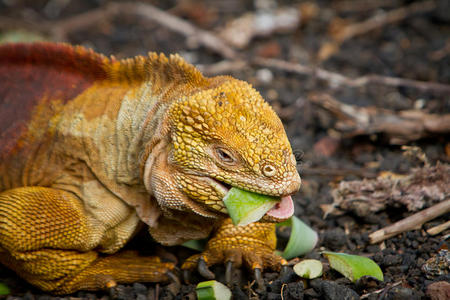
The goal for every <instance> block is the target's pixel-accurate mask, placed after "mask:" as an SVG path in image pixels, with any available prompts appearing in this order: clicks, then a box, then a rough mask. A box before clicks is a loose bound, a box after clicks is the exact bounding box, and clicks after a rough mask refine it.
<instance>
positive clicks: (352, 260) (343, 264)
mask: <svg viewBox="0 0 450 300" xmlns="http://www.w3.org/2000/svg"><path fill="white" fill-rule="evenodd" d="M322 254H323V255H324V256H325V257H326V258H327V259H328V261H329V262H330V267H331V268H333V269H335V270H336V271H338V272H339V273H341V274H342V275H344V276H345V277H347V278H348V279H350V280H351V281H353V282H355V281H356V280H358V279H359V278H361V277H362V276H366V275H367V276H372V277H375V278H376V279H378V280H380V281H383V280H384V278H383V272H382V271H381V269H380V267H379V266H378V265H377V264H376V263H375V262H374V261H373V260H371V259H370V258H367V257H364V256H358V255H351V254H346V253H336V252H328V251H325V252H322Z"/></svg>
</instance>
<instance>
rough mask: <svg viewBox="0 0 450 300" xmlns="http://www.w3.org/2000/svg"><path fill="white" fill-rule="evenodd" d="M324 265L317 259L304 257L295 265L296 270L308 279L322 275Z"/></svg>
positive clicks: (299, 274)
mask: <svg viewBox="0 0 450 300" xmlns="http://www.w3.org/2000/svg"><path fill="white" fill-rule="evenodd" d="M322 271H323V266H322V263H321V262H320V261H319V260H317V259H304V260H302V261H301V262H299V263H298V264H295V266H294V272H295V274H297V275H298V276H300V277H302V278H306V279H314V278H317V277H320V276H322Z"/></svg>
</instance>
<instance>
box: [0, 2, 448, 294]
mask: <svg viewBox="0 0 450 300" xmlns="http://www.w3.org/2000/svg"><path fill="white" fill-rule="evenodd" d="M38 40H47V41H58V42H60V41H63V42H69V43H72V44H79V45H84V46H86V47H89V48H93V49H94V50H95V51H97V52H101V53H103V54H106V55H114V56H115V57H117V58H126V57H130V56H135V55H146V54H147V53H148V52H149V51H156V52H164V53H166V54H170V53H179V54H180V55H181V56H183V57H184V58H185V59H186V60H187V61H189V62H190V63H192V64H194V65H196V66H197V67H198V68H199V69H200V70H202V71H203V72H204V73H205V74H206V75H208V76H214V75H221V74H229V75H232V76H234V77H237V78H239V79H242V80H246V81H248V82H250V83H251V84H252V85H253V86H254V87H255V88H256V89H257V90H258V91H260V92H261V94H262V95H263V97H264V98H265V99H266V100H267V101H268V102H269V103H270V104H271V105H272V106H273V107H274V109H275V110H276V111H277V112H278V114H279V116H280V117H281V119H282V121H283V123H284V124H285V128H286V131H287V134H288V136H289V138H290V140H291V143H292V147H293V149H294V152H295V153H296V156H297V159H298V170H299V172H300V174H301V176H302V178H303V186H302V190H301V192H300V193H299V194H298V195H296V197H295V201H296V214H297V215H298V216H299V217H301V218H302V219H303V220H304V221H305V222H307V223H308V224H310V225H312V226H313V228H315V229H317V230H318V231H319V233H320V235H321V241H320V245H322V246H326V247H327V248H328V249H332V250H346V251H353V252H355V251H361V252H365V253H370V254H371V255H375V256H376V255H377V253H378V254H379V255H380V256H379V257H378V260H379V261H378V262H379V263H380V264H381V265H382V266H383V268H384V271H385V272H387V274H388V275H387V277H386V278H387V279H386V280H387V283H393V282H397V281H398V280H403V281H402V282H406V283H407V284H406V285H402V286H403V287H404V288H406V289H411V291H413V292H411V293H412V294H411V295H413V296H414V295H418V296H419V297H420V296H421V295H424V293H425V289H426V284H427V280H428V279H426V278H425V277H424V274H423V273H422V271H420V266H421V264H420V263H414V262H416V261H417V259H419V258H420V257H421V259H422V260H423V261H425V260H426V259H428V258H430V257H431V256H432V253H433V251H436V249H438V248H439V247H440V246H441V243H442V238H434V237H430V239H422V240H421V242H419V244H418V246H416V248H414V247H413V248H414V249H416V250H414V251H415V252H414V251H412V250H411V251H409V250H408V251H409V252H408V251H406V250H405V251H403V252H402V251H399V249H410V248H411V246H408V243H407V240H408V239H415V238H416V237H417V236H421V233H420V232H419V231H417V232H416V233H414V234H415V235H416V236H415V235H414V234H413V235H412V236H410V237H406V236H405V237H404V238H403V240H402V239H400V238H399V239H391V240H389V241H388V242H387V244H386V245H384V247H381V248H379V247H378V246H377V245H371V246H370V245H368V242H367V241H368V238H367V232H370V231H373V230H376V229H378V228H380V227H381V226H382V225H386V224H388V223H390V222H392V221H395V220H398V219H400V218H401V217H403V216H404V215H407V214H409V213H410V212H409V211H408V210H407V209H405V208H404V207H403V208H402V207H401V208H395V209H391V210H387V211H382V212H377V213H376V214H375V213H373V214H370V215H368V216H366V218H363V219H361V218H360V217H357V216H354V215H344V216H342V215H341V216H336V217H328V218H327V219H324V218H323V216H324V213H325V212H327V207H328V208H329V206H327V205H330V203H332V202H333V197H332V194H331V191H332V190H333V189H334V188H336V186H337V184H338V183H339V182H341V181H343V180H361V179H364V178H366V179H373V178H377V177H378V176H380V174H383V172H389V173H391V174H400V175H407V174H410V172H412V171H411V170H412V169H413V168H414V167H417V166H422V165H423V163H424V162H423V161H421V160H420V159H417V157H416V159H411V155H409V156H408V155H404V150H402V146H405V145H406V146H410V147H418V148H417V149H421V151H423V154H424V155H425V156H426V157H427V163H430V164H435V163H436V162H437V161H440V162H442V163H448V162H449V160H450V139H449V132H450V117H449V113H450V1H448V0H425V1H407V0H336V1H326V0H316V1H314V0H310V1H275V0H242V1H239V0H201V1H194V0H178V1H176V0H168V1H156V0H155V1H130V2H125V1H106V0H28V1H27V0H0V43H5V42H14V41H21V42H29V41H38ZM447 197H448V194H447ZM426 206H427V205H425V206H424V207H426ZM441 218H443V219H445V218H446V215H444V216H443V217H441ZM447 220H448V214H447ZM447 232H448V230H447ZM444 233H445V232H444ZM447 237H448V234H447ZM422 244H428V245H430V246H429V248H427V250H423V251H422V250H419V249H422V247H421V246H420V245H422ZM370 247H372V248H370ZM377 247H378V248H377ZM386 249H387V250H386ZM389 251H391V252H389ZM421 251H422V252H421ZM386 255H394V256H395V255H397V256H398V257H399V258H398V259H397V260H395V259H394V262H383V256H386ZM407 255H409V256H407ZM423 261H422V264H423ZM383 263H385V265H383ZM389 268H390V269H389ZM11 276H13V275H11ZM7 280H11V279H7ZM16 280H18V279H16ZM19 282H20V281H19ZM25 286H26V285H25ZM27 288H29V287H28V286H26V288H25V290H26V289H27ZM22 292H23V290H22ZM414 293H415V294H414ZM413 296H411V297H413ZM408 297H409V296H408ZM399 299H400V298H399ZM401 299H404V298H401Z"/></svg>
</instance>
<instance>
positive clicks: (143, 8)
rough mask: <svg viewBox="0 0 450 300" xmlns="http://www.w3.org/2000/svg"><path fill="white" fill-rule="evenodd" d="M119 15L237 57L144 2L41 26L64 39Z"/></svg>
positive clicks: (110, 6) (222, 44) (206, 34)
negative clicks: (146, 22)
mask: <svg viewBox="0 0 450 300" xmlns="http://www.w3.org/2000/svg"><path fill="white" fill-rule="evenodd" d="M119 14H122V15H123V14H128V15H137V16H140V17H143V18H145V19H146V20H150V21H153V22H156V23H158V24H159V25H161V26H164V27H166V28H168V29H170V30H172V31H175V32H178V33H180V34H182V35H184V36H185V37H187V38H189V39H191V40H195V41H196V42H197V43H199V44H200V45H203V46H205V47H206V48H207V49H210V50H211V51H214V52H216V53H218V54H220V55H222V56H223V57H225V58H228V59H236V58H237V53H236V51H235V50H234V49H233V48H232V47H231V46H229V45H228V44H226V43H225V42H224V41H223V40H221V39H220V38H218V37H217V36H216V35H214V34H213V33H211V32H209V31H206V30H202V29H200V28H197V27H196V26H194V25H192V24H191V23H189V22H188V21H185V20H183V19H181V18H179V17H177V16H174V15H172V14H170V13H167V12H165V11H163V10H161V9H159V8H157V7H155V6H153V5H150V4H145V3H138V2H123V3H122V2H113V3H110V4H108V5H105V6H103V7H100V8H98V9H94V10H91V11H88V12H85V13H82V14H79V15H76V16H74V17H70V18H68V19H65V20H62V21H58V22H51V23H46V24H44V26H41V27H42V28H43V29H44V31H47V32H50V34H51V35H52V36H53V37H54V38H55V39H56V40H66V36H67V35H68V34H69V33H70V32H75V31H79V30H82V29H86V28H88V27H90V26H92V25H94V24H96V23H98V22H99V21H101V20H106V19H110V18H113V17H115V16H117V15H119Z"/></svg>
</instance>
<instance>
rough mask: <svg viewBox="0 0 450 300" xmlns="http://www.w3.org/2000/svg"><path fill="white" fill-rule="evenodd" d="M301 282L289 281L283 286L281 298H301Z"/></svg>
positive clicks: (297, 299) (301, 299)
mask: <svg viewBox="0 0 450 300" xmlns="http://www.w3.org/2000/svg"><path fill="white" fill-rule="evenodd" d="M303 288H304V287H303V282H302V281H299V282H291V283H288V284H287V285H286V286H285V287H284V288H283V299H296V300H303Z"/></svg>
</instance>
